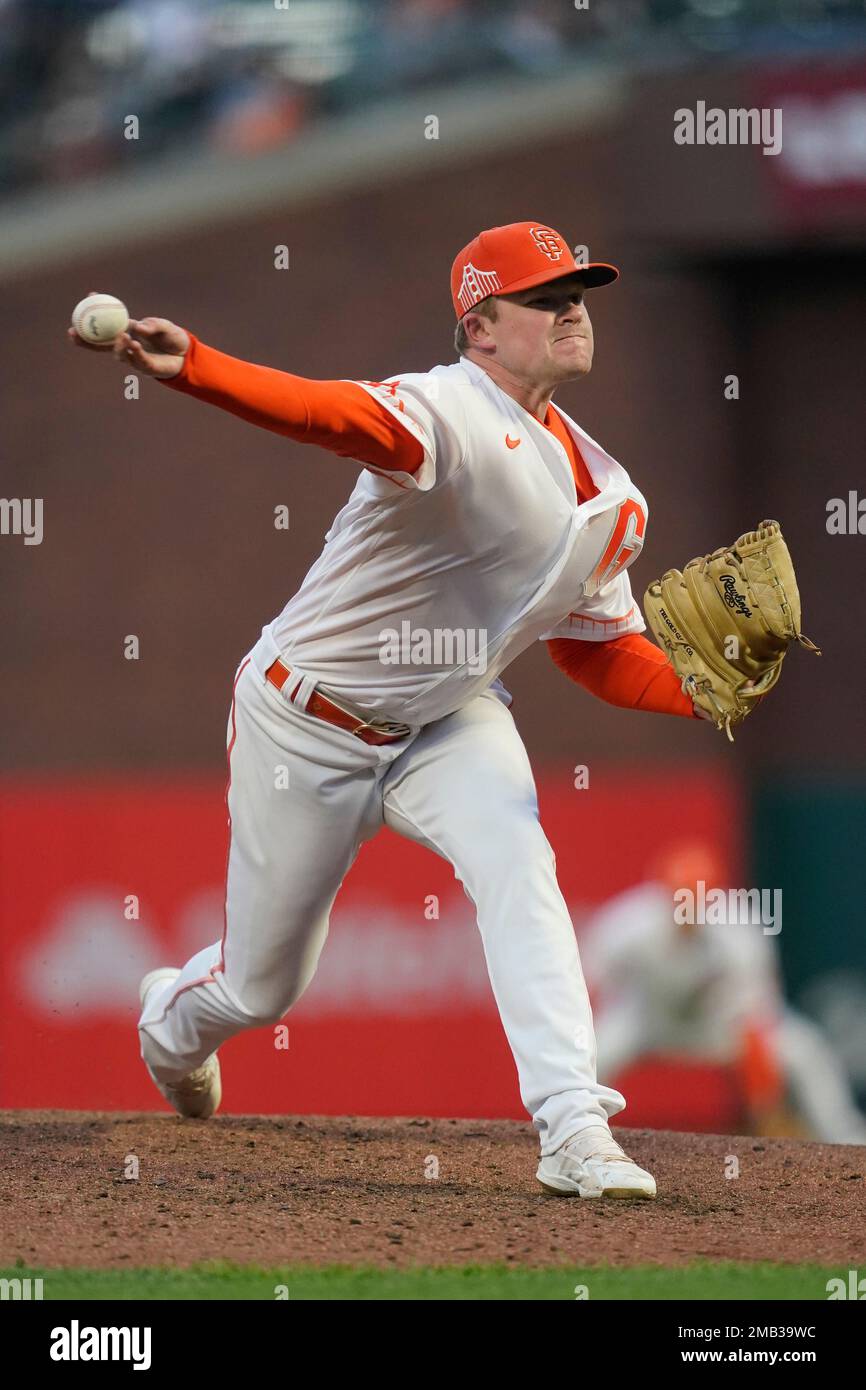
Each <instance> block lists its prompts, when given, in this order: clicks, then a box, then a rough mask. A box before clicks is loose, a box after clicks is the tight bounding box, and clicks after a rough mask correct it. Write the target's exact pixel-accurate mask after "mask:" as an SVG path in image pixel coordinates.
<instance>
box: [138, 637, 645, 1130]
mask: <svg viewBox="0 0 866 1390" xmlns="http://www.w3.org/2000/svg"><path fill="white" fill-rule="evenodd" d="M288 684H289V685H291V684H292V682H289V683H288ZM284 690H286V691H288V685H287V686H286V687H284ZM227 741H228V749H229V777H230V782H229V792H228V809H229V823H230V835H231V838H230V847H229V857H228V869H227V883H226V914H225V930H224V933H223V938H222V941H218V942H215V943H214V944H213V945H212V946H208V947H207V948H206V949H205V950H203V951H200V952H199V953H198V954H197V955H195V956H193V958H192V959H191V960H190V961H188V962H187V964H186V965H185V966H184V968H183V971H182V972H181V975H180V978H179V979H178V980H177V981H176V982H175V983H173V984H171V985H170V986H169V987H168V988H167V989H166V990H164V991H163V992H161V993H160V992H159V991H156V992H154V993H152V994H151V997H150V999H149V1002H148V1006H147V1008H146V1009H145V1010H144V1012H143V1013H142V1016H141V1019H140V1021H139V1032H140V1036H141V1054H142V1057H143V1059H144V1061H145V1062H147V1063H148V1065H149V1066H150V1067H151V1068H152V1069H153V1071H154V1073H155V1075H156V1076H157V1077H158V1078H159V1079H160V1080H161V1081H174V1080H178V1079H179V1078H180V1077H182V1076H185V1075H186V1074H187V1073H188V1072H190V1071H192V1070H193V1069H194V1068H195V1067H197V1066H199V1065H200V1064H201V1063H202V1062H203V1061H204V1060H205V1058H207V1057H208V1056H209V1055H210V1054H211V1053H212V1052H213V1051H214V1050H215V1049H216V1048H218V1047H219V1046H220V1044H221V1043H224V1042H225V1041H226V1040H227V1039H228V1038H230V1037H232V1036H234V1035H235V1034H236V1033H239V1032H241V1031H242V1030H243V1029H246V1028H255V1027H259V1026H262V1025H268V1024H270V1025H273V1024H274V1023H276V1022H277V1021H278V1020H279V1019H281V1018H282V1017H283V1016H284V1015H285V1014H286V1013H287V1011H288V1010H289V1009H290V1008H291V1007H292V1005H293V1004H294V1003H295V1002H296V1001H297V1000H298V999H299V998H300V996H301V995H302V994H303V992H304V990H305V989H306V988H307V985H308V984H309V983H310V981H311V979H312V978H313V974H314V973H315V969H316V964H317V962H318V959H319V954H320V952H321V950H322V947H323V946H324V943H325V938H326V936H327V934H328V918H329V914H330V911H331V906H332V904H333V902H334V899H335V897H336V895H337V892H338V890H339V888H340V884H341V883H342V881H343V879H344V878H345V876H346V874H347V872H348V870H349V869H350V867H351V865H352V863H353V861H354V859H355V857H356V855H357V853H358V851H359V849H360V847H361V845H362V843H363V842H364V841H365V840H368V839H370V838H371V837H372V836H373V835H375V834H376V832H377V831H378V830H379V829H380V827H381V826H382V825H383V824H386V825H389V826H390V827H392V829H394V830H395V831H397V832H398V833H399V834H401V835H405V836H406V837H407V838H409V839H412V840H416V841H418V842H419V843H420V844H424V845H427V846H429V848H431V849H433V850H435V851H436V853H437V854H440V855H441V856H442V857H443V858H445V859H446V860H448V861H449V862H450V863H451V864H452V865H453V867H454V870H455V873H456V876H457V878H458V879H459V880H460V881H461V882H462V884H463V886H464V889H465V891H466V893H467V894H468V896H469V897H470V899H471V900H472V902H473V903H474V904H475V908H476V911H477V919H478V926H479V929H480V931H481V937H482V941H483V946H484V953H485V957H486V961H487V967H488V971H489V975H490V981H491V984H492V987H493V993H494V996H495V999H496V1003H497V1006H498V1008H499V1014H500V1017H501V1019H502V1024H503V1027H504V1029H505V1033H506V1036H507V1039H508V1042H509V1045H510V1047H511V1051H512V1053H513V1055H514V1060H515V1063H516V1065H517V1073H518V1078H519V1083H520V1095H521V1099H522V1101H523V1104H524V1105H525V1107H526V1109H527V1110H528V1112H529V1114H530V1115H531V1116H532V1122H533V1125H534V1127H535V1129H536V1131H537V1132H538V1135H539V1138H540V1141H541V1152H542V1154H543V1155H546V1154H550V1153H553V1152H555V1150H556V1149H558V1148H559V1147H560V1146H561V1145H562V1144H563V1143H565V1141H566V1140H567V1139H568V1138H569V1137H570V1136H571V1135H572V1134H575V1133H576V1132H577V1131H578V1130H580V1129H582V1128H584V1127H585V1126H586V1125H589V1124H598V1123H600V1122H602V1123H604V1122H606V1121H607V1120H608V1119H609V1117H610V1116H612V1115H615V1114H617V1113H618V1112H619V1111H621V1110H623V1109H624V1108H625V1100H624V1098H623V1097H622V1095H621V1094H620V1093H619V1092H618V1091H615V1090H612V1089H610V1088H609V1087H606V1086H600V1085H599V1084H598V1082H597V1080H596V1051H595V1037H594V1033H593V1024H592V1014H591V1010H590V1004H589V997H588V994H587V990H586V985H585V983H584V979H583V972H582V970H581V965H580V959H579V956H578V951H577V944H576V941H575V937H574V930H573V927H572V923H571V919H570V917H569V914H568V909H567V907H566V905H565V901H564V899H563V897H562V894H561V892H560V890H559V887H558V885H557V882H556V873H555V864H554V857H553V852H552V850H551V848H550V845H549V844H548V842H547V839H546V837H545V835H544V832H543V831H542V829H541V825H540V823H539V819H538V805H537V799H536V792H535V785H534V782H533V777H532V771H531V769H530V766H529V759H528V757H527V754H526V750H525V748H524V746H523V742H522V740H521V738H520V735H519V734H518V732H517V728H516V726H515V724H514V720H513V718H512V716H511V714H510V712H509V711H508V709H507V708H506V706H505V705H504V704H503V703H502V701H501V700H499V699H498V698H497V696H496V695H494V694H492V693H490V692H489V691H488V692H486V693H485V694H484V695H481V696H479V697H477V698H476V699H474V700H472V701H471V702H470V703H469V704H468V705H466V706H465V707H464V708H463V709H461V710H459V711H457V712H456V713H455V714H452V715H449V716H448V717H447V718H445V719H441V720H438V721H436V722H435V723H432V724H428V725H427V726H426V727H425V728H423V729H422V730H421V731H420V733H415V734H410V735H408V736H407V738H405V739H402V740H400V741H399V742H397V743H392V744H389V745H386V746H383V747H379V748H375V747H371V746H368V745H367V744H365V743H362V742H361V741H360V739H357V738H355V737H354V735H352V734H350V733H347V732H346V731H344V730H341V729H337V728H335V727H333V726H332V725H329V724H326V723H324V722H323V721H321V720H319V719H316V718H315V717H314V716H312V715H309V714H306V713H305V712H304V711H302V710H300V709H298V708H296V706H294V705H292V704H291V703H290V702H289V701H288V699H287V698H286V697H285V696H284V694H283V692H282V691H277V690H276V689H275V688H274V687H273V686H271V685H270V684H269V683H267V682H266V681H264V680H263V678H262V676H261V674H260V673H259V672H258V671H257V669H256V667H255V665H254V664H253V663H251V661H250V660H249V658H247V660H246V661H245V662H243V663H242V664H241V666H240V668H239V671H238V675H237V677H236V681H235V691H234V697H233V701H232V708H231V713H230V716H229V726H228V740H227ZM286 783H287V785H286ZM467 1064H469V1065H471V1058H467Z"/></svg>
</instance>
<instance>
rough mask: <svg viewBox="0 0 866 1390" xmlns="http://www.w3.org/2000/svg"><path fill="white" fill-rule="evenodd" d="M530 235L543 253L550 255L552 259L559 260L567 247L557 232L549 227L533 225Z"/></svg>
mask: <svg viewBox="0 0 866 1390" xmlns="http://www.w3.org/2000/svg"><path fill="white" fill-rule="evenodd" d="M529 235H530V236H531V237H532V240H533V241H534V242H535V244H536V246H537V247H538V249H539V251H541V252H542V253H543V255H545V256H549V258H550V259H551V260H552V261H558V260H559V258H560V256H561V255H562V253H563V251H564V250H565V247H564V246H563V244H562V241H561V239H560V238H559V237H558V236H557V235H556V232H552V231H551V230H550V228H549V227H533V228H532V230H531V231H530V233H529Z"/></svg>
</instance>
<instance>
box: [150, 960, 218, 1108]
mask: <svg viewBox="0 0 866 1390" xmlns="http://www.w3.org/2000/svg"><path fill="white" fill-rule="evenodd" d="M179 975H180V971H179V970H175V969H173V968H172V967H170V966H164V967H163V968H162V969H160V970H151V971H150V972H149V973H148V974H147V975H145V977H144V979H143V980H142V982H141V984H140V985H139V987H138V995H139V998H140V1000H141V1005H142V1008H144V1007H145V1005H146V1004H147V996H148V994H150V992H151V990H154V989H164V988H165V987H166V985H167V984H169V983H170V982H171V981H172V980H176V979H177V978H178V976H179ZM145 1066H147V1063H145ZM147 1070H148V1074H149V1076H150V1079H151V1081H152V1082H153V1084H154V1085H155V1086H156V1089H157V1090H158V1091H159V1093H160V1095H162V1096H164V1097H165V1099H166V1100H167V1101H168V1103H169V1105H171V1106H173V1107H174V1109H175V1110H176V1111H177V1113H178V1114H179V1115H183V1116H184V1118H185V1119H187V1120H208V1119H210V1117H211V1115H213V1114H215V1113H216V1111H217V1110H218V1109H219V1103H220V1101H221V1100H222V1093H223V1088H222V1078H221V1076H220V1064H219V1059H218V1057H217V1055H216V1053H215V1052H214V1053H212V1054H211V1056H210V1057H208V1059H207V1061H205V1062H202V1064H201V1066H200V1067H196V1069H195V1071H191V1072H190V1073H189V1075H188V1076H182V1077H181V1078H180V1080H179V1081H158V1080H157V1078H156V1077H155V1076H154V1074H153V1072H152V1071H151V1069H150V1067H148V1068H147Z"/></svg>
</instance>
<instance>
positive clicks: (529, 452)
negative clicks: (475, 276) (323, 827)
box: [256, 357, 647, 727]
mask: <svg viewBox="0 0 866 1390" xmlns="http://www.w3.org/2000/svg"><path fill="white" fill-rule="evenodd" d="M357 384H358V385H360V386H363V387H364V389H365V390H367V391H368V392H369V393H371V394H372V395H373V396H374V398H375V399H376V400H377V401H379V402H381V403H382V404H384V405H385V407H386V408H387V409H388V410H389V411H390V412H392V413H393V414H394V415H395V416H396V418H397V419H399V421H400V423H401V424H402V425H404V426H405V427H406V429H408V430H409V431H410V432H411V433H412V434H413V435H414V437H415V438H416V439H417V440H418V441H419V443H420V444H421V446H422V448H423V451H424V458H423V462H422V464H421V466H420V468H418V469H417V471H416V472H415V473H414V474H409V473H405V472H394V471H387V472H386V471H385V470H379V469H376V468H373V467H371V466H369V465H368V466H367V467H366V468H365V470H364V471H363V472H362V473H361V475H360V477H359V479H358V482H357V484H356V486H355V489H354V491H353V492H352V495H351V497H350V498H349V500H348V502H347V503H346V505H345V506H344V507H343V509H342V510H341V511H340V513H339V514H338V516H337V517H336V519H335V521H334V523H333V525H332V526H331V529H330V530H329V531H328V533H327V536H326V538H325V542H326V543H325V548H324V550H323V551H322V554H321V555H320V557H319V559H318V560H317V561H316V562H315V564H314V565H313V566H312V568H311V569H310V571H309V573H308V574H307V577H306V579H305V580H304V582H303V584H302V586H301V588H300V589H299V591H298V592H297V594H296V595H295V596H294V597H293V598H292V599H291V600H290V601H289V603H288V604H287V605H286V607H285V608H284V609H283V611H282V613H280V615H279V617H277V618H276V619H275V620H274V621H273V622H272V623H270V624H268V625H267V626H266V627H265V629H264V630H263V634H262V639H263V640H262V641H261V642H260V643H259V644H258V646H257V648H256V653H257V656H256V661H257V663H259V664H260V665H264V664H269V663H270V661H271V660H273V659H274V658H275V657H277V656H282V657H284V658H285V660H286V661H287V662H288V663H289V664H290V665H291V666H292V669H293V671H295V672H296V673H297V674H298V675H300V676H302V677H306V678H308V686H307V688H308V689H311V688H312V686H313V684H314V683H315V682H316V681H318V682H321V684H322V685H324V686H325V687H326V688H327V689H329V690H332V691H333V692H334V693H335V694H337V695H339V696H342V698H343V699H345V700H347V701H351V702H353V703H354V704H356V705H358V706H360V707H361V708H362V709H363V710H366V711H368V712H370V713H375V714H377V715H380V716H385V717H388V718H391V719H396V720H401V721H404V722H406V723H409V724H411V725H418V726H419V727H420V726H423V725H424V724H427V723H429V722H430V721H432V720H436V719H440V718H442V717H443V716H445V715H447V714H450V713H451V712H452V711H454V710H456V709H459V708H461V707H462V706H463V705H465V704H466V703H467V702H468V701H469V700H471V699H472V698H473V697H474V696H476V695H478V694H480V693H481V692H482V691H483V690H485V689H486V688H487V687H488V686H490V685H491V683H492V682H495V681H496V678H497V677H498V675H499V673H500V672H501V671H502V670H503V669H504V668H505V667H506V666H507V665H508V664H509V662H511V661H513V660H514V658H515V657H516V656H518V655H519V654H520V652H522V651H523V650H525V648H526V647H528V646H529V645H530V644H531V643H532V642H533V641H536V640H539V639H545V638H551V637H561V636H566V637H576V638H581V639H589V640H599V641H602V640H606V639H610V638H612V637H617V636H620V635H622V634H624V633H629V632H641V631H643V630H644V629H645V626H646V625H645V623H644V621H643V617H642V615H641V613H640V609H639V607H638V605H637V604H636V603H635V601H634V598H633V596H632V592H631V585H630V583H629V578H628V574H627V573H626V569H627V567H628V565H630V564H631V562H632V561H633V560H634V559H635V558H636V556H637V555H638V554H639V552H640V549H641V547H642V545H643V540H644V535H645V529H646V520H647V504H646V501H645V499H644V497H643V496H642V495H641V493H640V492H638V490H637V489H636V488H635V487H634V485H633V484H632V482H631V480H630V478H629V476H628V474H627V473H626V471H625V469H624V468H623V467H622V466H621V465H620V464H619V463H617V462H616V460H615V459H613V458H612V457H611V456H610V455H609V454H608V453H606V452H605V450H604V449H603V448H602V447H601V446H600V445H599V444H597V443H596V441H595V440H594V439H591V438H590V436H589V435H588V434H586V433H585V431H583V430H582V429H581V428H580V426H579V425H577V424H576V423H575V422H574V421H573V420H572V419H571V418H570V417H569V416H568V415H566V414H565V412H564V411H562V410H560V411H559V414H560V416H561V417H562V419H563V420H564V421H565V424H566V426H567V428H568V429H569V430H570V432H571V434H572V437H573V438H574V440H575V442H576V444H577V447H578V449H579V452H580V454H581V455H582V457H583V459H584V461H585V463H586V465H587V468H588V470H589V473H590V475H591V477H592V480H593V482H594V484H595V486H596V487H597V488H598V495H597V496H595V497H592V498H590V499H589V500H588V501H585V502H583V503H579V502H578V496H577V492H576V488H575V483H574V476H573V473H572V468H571V463H570V461H569V459H568V456H567V454H566V451H565V449H564V448H563V446H562V445H561V444H560V442H559V440H558V439H557V438H556V437H555V435H554V434H553V433H552V432H551V430H549V429H548V428H547V427H546V426H545V425H544V424H542V422H541V421H540V420H539V419H538V418H537V417H536V416H534V415H533V414H531V413H530V412H529V411H527V410H525V409H524V408H523V407H522V406H521V405H519V404H518V403H517V401H515V400H514V399H513V398H512V397H511V396H509V395H507V394H506V392H504V391H502V390H501V389H500V388H499V387H498V386H497V385H496V383H495V382H494V381H493V380H492V379H491V378H490V376H489V375H488V374H487V373H486V372H485V371H484V370H483V369H482V368H481V367H479V366H477V365H476V364H475V363H473V362H471V361H469V359H468V358H465V357H464V358H461V359H460V361H459V362H457V363H454V364H452V365H449V366H438V367H434V368H433V369H432V370H431V371H429V372H420V373H412V374H409V375H405V376H395V377H391V378H389V380H388V381H386V382H359V383H357ZM262 674H263V672H262ZM500 689H501V687H500ZM301 702H302V703H304V702H305V701H304V699H303V693H302V696H301Z"/></svg>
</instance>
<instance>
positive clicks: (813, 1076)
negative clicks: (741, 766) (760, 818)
mask: <svg viewBox="0 0 866 1390" xmlns="http://www.w3.org/2000/svg"><path fill="white" fill-rule="evenodd" d="M701 885H703V887H702V888H701ZM727 887H728V885H727V883H726V881H725V876H724V875H723V873H722V871H721V865H720V862H719V857H718V855H717V854H715V852H714V851H713V849H712V848H711V847H710V846H709V845H708V844H706V843H702V842H700V841H691V842H689V841H682V842H679V843H676V844H673V845H671V846H669V847H668V848H667V849H666V850H664V851H663V852H662V853H660V854H659V856H658V858H657V860H656V863H655V866H654V872H653V874H652V876H651V877H650V879H648V880H647V881H646V882H644V883H640V884H638V885H637V886H636V887H634V888H629V889H628V890H627V891H626V892H625V893H621V894H619V895H618V896H617V897H615V898H613V899H612V900H611V901H610V902H607V903H605V905H604V906H603V907H602V908H601V909H600V911H598V912H597V913H595V914H594V916H593V917H592V918H591V920H590V921H589V922H588V923H587V935H586V938H585V940H584V942H583V946H582V956H583V960H584V965H585V969H586V973H587V978H588V981H589V985H590V991H591V993H593V995H594V1009H595V1026H596V1038H597V1044H598V1074H599V1078H600V1079H602V1078H603V1079H604V1080H605V1081H606V1082H607V1083H608V1084H609V1085H615V1084H616V1081H617V1077H618V1076H620V1075H621V1073H622V1072H623V1071H624V1070H625V1069H626V1068H627V1067H628V1066H630V1065H631V1064H633V1063H635V1062H637V1061H640V1060H642V1059H645V1058H648V1057H654V1058H660V1057H675V1058H678V1059H689V1060H694V1061H699V1062H709V1063H717V1064H718V1065H719V1066H721V1067H724V1068H727V1069H730V1071H731V1072H733V1074H734V1077H735V1079H736V1085H737V1090H738V1093H739V1096H740V1097H741V1103H742V1120H743V1124H744V1126H745V1130H746V1132H747V1133H750V1134H783V1133H787V1134H800V1135H803V1136H804V1137H807V1138H812V1139H820V1140H823V1141H824V1142H825V1143H830V1144H866V1119H864V1117H863V1115H862V1114H861V1113H860V1111H859V1110H858V1108H857V1105H856V1102H855V1100H854V1097H853V1095H852V1092H851V1087H850V1085H849V1083H848V1078H847V1076H846V1074H845V1070H844V1067H843V1066H842V1064H841V1062H840V1060H839V1059H838V1058H837V1056H836V1054H835V1053H834V1051H833V1048H832V1047H831V1046H830V1044H829V1042H828V1041H827V1039H826V1038H825V1036H824V1034H823V1033H822V1032H821V1029H820V1028H818V1027H817V1026H816V1024H814V1023H813V1022H812V1021H811V1020H810V1019H808V1018H807V1017H806V1016H805V1015H804V1014H802V1013H799V1012H798V1011H797V1010H796V1009H794V1008H792V1007H791V1006H790V1005H789V1004H787V1003H786V1002H785V999H784V995H783V990H782V984H781V978H780V970H779V961H778V955H777V949H776V946H775V944H774V943H775V940H776V937H775V936H774V935H772V934H768V933H765V931H764V927H763V925H762V923H761V922H760V921H758V920H754V921H742V920H736V921H730V920H729V921H727V922H723V923H711V922H704V923H702V922H700V921H694V920H691V921H689V920H682V919H683V918H687V917H691V918H694V917H696V916H697V915H698V914H696V913H694V912H686V911H685V910H684V908H683V904H684V903H685V902H686V901H689V900H688V899H686V898H685V897H684V896H681V895H683V893H684V890H687V891H688V892H689V893H691V894H692V895H693V897H692V898H691V902H693V903H697V902H699V901H701V899H702V896H703V898H704V900H705V899H706V895H707V894H710V893H711V892H712V890H713V889H715V888H724V889H725V890H727ZM675 894H676V895H677V896H676V898H675Z"/></svg>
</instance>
